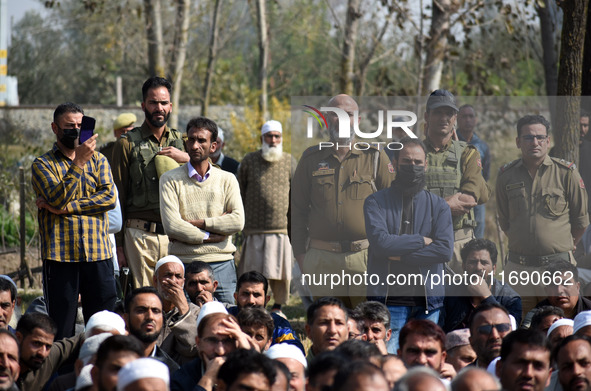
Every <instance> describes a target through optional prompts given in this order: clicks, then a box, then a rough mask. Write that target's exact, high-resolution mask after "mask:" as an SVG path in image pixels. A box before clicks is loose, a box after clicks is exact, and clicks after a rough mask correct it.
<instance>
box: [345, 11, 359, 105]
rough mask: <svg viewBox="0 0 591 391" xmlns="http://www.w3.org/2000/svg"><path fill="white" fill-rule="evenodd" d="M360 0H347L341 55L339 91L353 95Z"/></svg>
mask: <svg viewBox="0 0 591 391" xmlns="http://www.w3.org/2000/svg"><path fill="white" fill-rule="evenodd" d="M360 3H361V0H349V2H348V4H347V20H346V22H345V37H344V40H343V53H342V56H341V91H340V92H341V93H343V94H347V95H353V79H354V78H355V72H354V70H353V69H354V67H355V43H356V42H357V30H359V18H360V17H361V13H360V12H359V4H360Z"/></svg>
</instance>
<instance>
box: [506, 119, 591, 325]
mask: <svg viewBox="0 0 591 391" xmlns="http://www.w3.org/2000/svg"><path fill="white" fill-rule="evenodd" d="M549 129H550V123H549V122H548V121H547V120H546V119H545V118H544V117H543V116H541V115H527V116H525V117H523V118H521V119H520V120H519V121H518V122H517V138H516V139H515V142H516V144H517V148H519V149H520V150H521V153H522V157H521V159H517V160H515V161H513V162H511V163H508V164H506V165H505V166H503V167H502V168H501V169H500V170H499V176H498V179H497V185H496V196H497V210H498V214H499V223H500V225H501V229H502V230H503V231H504V232H505V234H507V236H508V238H509V256H508V260H509V262H508V264H507V265H506V267H505V280H506V281H508V282H509V283H510V284H511V285H512V286H513V289H515V290H516V291H517V293H519V294H520V295H521V296H522V305H523V313H524V314H526V313H527V312H528V311H529V310H531V309H532V308H533V307H534V306H535V305H536V304H537V302H539V301H540V300H542V299H543V298H545V297H546V294H545V292H544V283H543V282H542V281H541V280H540V276H541V273H542V272H543V271H544V268H545V266H547V265H548V264H549V263H551V262H553V261H555V260H559V259H563V260H566V261H570V262H574V258H573V255H572V250H573V248H574V245H576V243H577V242H578V241H579V239H580V238H581V235H582V234H583V232H584V231H585V227H587V225H589V216H588V214H587V192H586V191H585V185H584V184H583V181H582V179H581V176H580V175H579V172H578V171H577V170H576V168H575V166H574V164H572V163H569V162H566V161H564V160H559V159H556V158H552V157H550V156H548V145H549V144H550V136H549V135H548V131H549ZM522 271H523V272H525V273H523V274H520V273H519V272H522ZM509 276H515V277H517V281H515V278H509ZM525 277H529V279H530V282H531V280H532V278H533V279H534V284H535V285H532V284H531V283H529V284H528V283H527V281H526V278H525ZM536 279H537V280H538V281H540V282H539V283H536V282H535V280H536ZM515 282H517V284H515Z"/></svg>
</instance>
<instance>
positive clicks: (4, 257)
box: [0, 247, 41, 289]
mask: <svg viewBox="0 0 591 391" xmlns="http://www.w3.org/2000/svg"><path fill="white" fill-rule="evenodd" d="M25 260H26V261H27V264H28V265H29V268H30V269H31V270H33V269H38V268H40V267H41V259H40V257H39V250H38V249H37V248H31V247H30V248H28V249H27V251H26V255H25ZM20 264H21V255H20V248H7V249H4V250H3V249H0V274H8V275H10V276H11V277H12V276H13V275H14V273H15V272H17V271H18V270H19V267H20ZM33 277H34V279H35V281H34V284H33V288H35V289H41V272H37V273H33ZM13 279H14V280H15V282H16V284H17V286H18V287H19V288H21V287H23V285H21V283H20V281H17V279H18V277H13ZM26 287H27V288H29V284H28V281H27V283H26Z"/></svg>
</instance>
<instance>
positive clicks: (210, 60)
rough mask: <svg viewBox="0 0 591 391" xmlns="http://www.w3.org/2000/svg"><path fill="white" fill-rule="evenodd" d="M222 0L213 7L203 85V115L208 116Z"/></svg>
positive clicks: (217, 0) (218, 0)
mask: <svg viewBox="0 0 591 391" xmlns="http://www.w3.org/2000/svg"><path fill="white" fill-rule="evenodd" d="M221 5H222V0H216V1H215V6H214V9H213V20H212V22H211V39H210V40H209V55H208V57H207V71H206V72H205V83H204V85H203V103H202V105H201V115H202V116H204V117H206V116H207V111H208V110H209V98H210V94H211V83H212V80H213V72H214V69H215V61H216V59H217V54H218V32H219V27H218V17H219V14H220V8H221Z"/></svg>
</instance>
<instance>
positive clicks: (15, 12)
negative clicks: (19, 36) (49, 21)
mask: <svg viewBox="0 0 591 391" xmlns="http://www.w3.org/2000/svg"><path fill="white" fill-rule="evenodd" d="M29 10H37V11H38V12H40V13H43V12H44V11H45V6H44V5H43V4H42V3H41V2H40V1H39V0H8V23H12V24H14V23H16V22H18V21H19V20H20V19H21V18H22V17H23V16H24V15H25V12H27V11H29Z"/></svg>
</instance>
